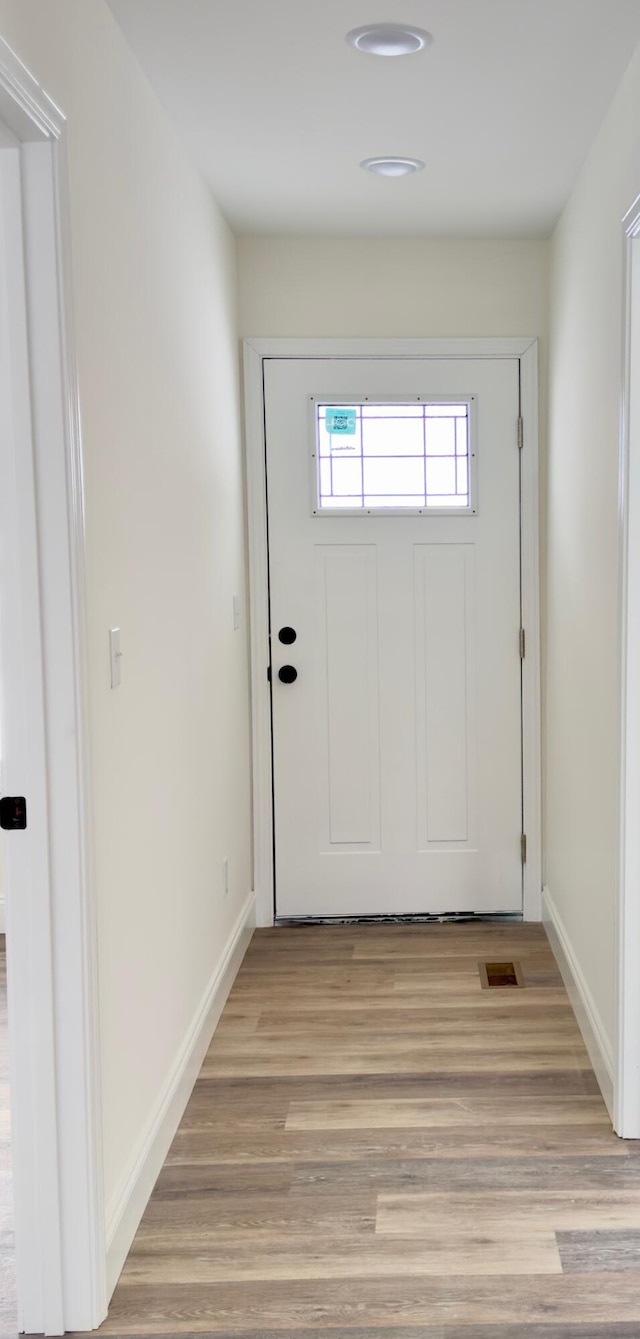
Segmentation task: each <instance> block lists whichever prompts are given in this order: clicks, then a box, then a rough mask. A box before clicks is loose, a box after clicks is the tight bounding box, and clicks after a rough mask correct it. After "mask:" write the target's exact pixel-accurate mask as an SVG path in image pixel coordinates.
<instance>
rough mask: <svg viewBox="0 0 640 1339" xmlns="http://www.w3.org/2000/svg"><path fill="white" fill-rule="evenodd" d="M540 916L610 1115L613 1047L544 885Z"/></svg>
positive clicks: (553, 903)
mask: <svg viewBox="0 0 640 1339" xmlns="http://www.w3.org/2000/svg"><path fill="white" fill-rule="evenodd" d="M542 919H543V921H544V926H545V929H546V931H547V935H548V938H549V943H550V944H551V947H552V949H553V954H554V957H555V960H556V962H557V964H558V967H559V969H560V975H561V976H562V980H563V981H564V984H565V987H566V990H567V994H568V996H569V999H570V1001H571V1007H572V1009H573V1012H574V1014H575V1016H576V1020H577V1023H578V1027H579V1028H580V1031H581V1033H582V1037H583V1040H584V1044H585V1046H586V1048H587V1051H588V1052H589V1058H590V1060H591V1064H592V1065H593V1069H594V1072H595V1076H596V1078H597V1080H598V1084H599V1087H600V1091H601V1093H602V1096H603V1098H604V1100H605V1103H606V1107H607V1111H608V1112H609V1115H610V1116H611V1117H613V1100H614V1097H613V1086H614V1085H613V1076H614V1055H613V1047H612V1046H611V1044H610V1042H609V1040H608V1038H607V1034H606V1031H605V1029H604V1027H603V1024H602V1020H601V1018H600V1015H599V1013H598V1010H597V1008H596V1005H595V1002H594V999H593V996H592V994H591V991H590V990H589V986H588V985H587V981H586V978H585V976H584V974H583V972H582V969H581V967H580V964H579V963H578V961H577V959H576V958H575V956H574V953H573V950H572V948H571V943H570V940H569V936H568V934H567V931H566V929H565V926H564V924H563V921H562V917H561V916H560V912H559V911H558V908H557V906H556V904H555V902H554V900H553V897H552V896H551V893H550V891H549V889H548V888H544V889H543V893H542Z"/></svg>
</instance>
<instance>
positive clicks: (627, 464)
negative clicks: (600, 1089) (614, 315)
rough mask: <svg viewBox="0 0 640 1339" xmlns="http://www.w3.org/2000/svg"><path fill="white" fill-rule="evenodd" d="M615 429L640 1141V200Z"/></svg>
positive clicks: (627, 1130)
mask: <svg viewBox="0 0 640 1339" xmlns="http://www.w3.org/2000/svg"><path fill="white" fill-rule="evenodd" d="M623 227H624V290H623V291H624V299H623V301H624V329H623V374H622V412H621V429H620V476H619V477H620V488H619V512H620V592H619V615H620V674H621V694H620V843H619V862H618V863H619V873H618V885H619V886H618V898H617V925H616V938H617V950H616V1020H615V1050H614V1076H613V1125H614V1129H615V1131H616V1134H619V1135H620V1136H621V1137H622V1138H625V1139H638V1138H640V973H639V972H638V943H639V942H640V897H639V895H638V890H639V888H640V829H639V827H638V805H639V804H640V696H639V694H638V687H637V685H638V675H639V674H640V471H639V468H638V466H639V464H640V196H638V199H637V200H636V201H635V202H634V204H633V205H632V206H631V209H630V210H629V211H628V213H627V214H626V215H625V218H624V220H623Z"/></svg>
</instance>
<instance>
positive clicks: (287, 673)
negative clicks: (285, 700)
mask: <svg viewBox="0 0 640 1339" xmlns="http://www.w3.org/2000/svg"><path fill="white" fill-rule="evenodd" d="M297 677H298V671H297V669H295V667H294V666H293V665H283V666H282V669H279V670H278V678H279V679H280V682H281V683H295V681H296V679H297Z"/></svg>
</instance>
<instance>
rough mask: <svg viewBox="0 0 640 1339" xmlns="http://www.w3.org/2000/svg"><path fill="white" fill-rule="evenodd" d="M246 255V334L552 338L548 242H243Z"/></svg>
mask: <svg viewBox="0 0 640 1339" xmlns="http://www.w3.org/2000/svg"><path fill="white" fill-rule="evenodd" d="M238 257H239V271H240V329H241V332H242V334H243V335H255V336H259V335H262V336H268V335H272V336H275V335H283V336H296V335H299V336H304V335H308V336H312V335H316V336H322V335H326V336H331V335H340V336H349V335H372V336H376V335H379V336H389V337H393V336H403V335H405V336H407V337H409V336H412V335H416V336H417V335H424V336H430V335H432V336H437V335H452V336H453V335H540V336H541V337H542V338H543V340H544V338H545V336H546V331H547V284H548V272H547V263H548V245H547V243H546V242H535V241H534V242H531V241H524V242H518V241H516V242H503V241H496V242H486V241H478V242H475V241H457V240H456V241H434V240H432V239H428V238H418V239H408V240H407V239H405V238H398V239H394V240H389V241H371V240H369V239H367V240H357V239H352V238H345V239H340V238H338V239H333V238H278V237H244V238H239V240H238Z"/></svg>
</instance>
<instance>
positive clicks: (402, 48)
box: [346, 23, 433, 56]
mask: <svg viewBox="0 0 640 1339" xmlns="http://www.w3.org/2000/svg"><path fill="white" fill-rule="evenodd" d="M346 40H347V42H350V43H351V46H354V47H356V48H357V50H358V51H365V52H366V53H367V55H368V56H410V55H411V54H412V53H413V52H414V51H424V48H425V47H428V46H431V43H432V42H433V37H432V36H431V33H428V32H426V31H425V29H424V28H414V27H413V26H412V25H411V24H406V23H367V24H365V26H364V27H363V28H352V30H351V32H350V33H347V38H346Z"/></svg>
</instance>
